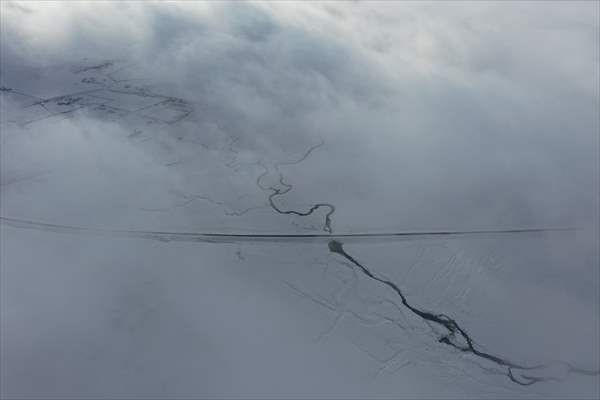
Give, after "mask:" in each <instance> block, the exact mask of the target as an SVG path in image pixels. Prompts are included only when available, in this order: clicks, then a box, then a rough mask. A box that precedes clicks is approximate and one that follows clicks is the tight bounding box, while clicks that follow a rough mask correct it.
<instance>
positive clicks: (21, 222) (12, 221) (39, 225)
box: [0, 217, 578, 240]
mask: <svg viewBox="0 0 600 400" xmlns="http://www.w3.org/2000/svg"><path fill="white" fill-rule="evenodd" d="M0 223H2V224H6V225H10V226H13V227H17V228H29V229H46V230H57V231H63V232H73V233H75V232H89V233H99V234H116V235H119V234H121V235H130V236H136V237H150V238H152V237H154V238H156V239H160V238H163V239H164V240H177V238H181V239H183V238H190V239H193V238H197V239H202V238H205V239H223V240H227V239H233V240H235V239H257V240H260V239H264V240H268V239H319V238H323V239H335V238H356V239H360V238H363V239H368V238H402V237H427V236H429V237H431V236H466V235H486V234H487V235H491V234H510V233H541V232H571V231H577V230H578V229H577V228H515V229H483V230H465V231H451V230H441V231H421V232H419V231H405V232H358V233H334V234H325V233H270V234H264V233H221V232H173V231H171V232H169V231H141V230H121V229H103V228H93V227H82V226H74V225H62V224H52V223H46V222H40V221H32V220H26V219H19V218H10V217H0Z"/></svg>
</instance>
